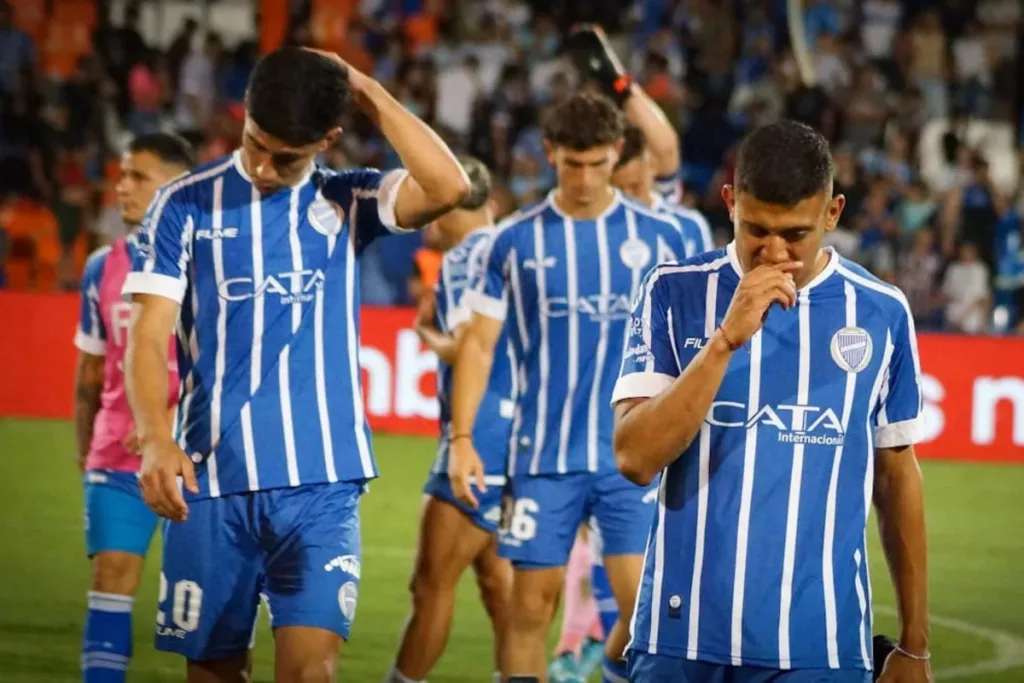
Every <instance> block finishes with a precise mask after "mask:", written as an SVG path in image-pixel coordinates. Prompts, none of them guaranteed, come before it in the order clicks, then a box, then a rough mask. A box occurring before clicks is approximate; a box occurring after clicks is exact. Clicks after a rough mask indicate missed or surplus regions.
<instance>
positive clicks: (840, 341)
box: [831, 327, 873, 372]
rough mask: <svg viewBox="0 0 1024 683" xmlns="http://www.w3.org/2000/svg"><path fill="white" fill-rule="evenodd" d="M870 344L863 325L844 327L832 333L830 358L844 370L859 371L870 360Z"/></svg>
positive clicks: (869, 338)
mask: <svg viewBox="0 0 1024 683" xmlns="http://www.w3.org/2000/svg"><path fill="white" fill-rule="evenodd" d="M872 346H873V345H872V342H871V335H870V334H868V332H867V330H865V329H864V328H863V327H844V328H843V329H841V330H839V331H838V332H836V333H835V334H834V335H832V343H831V349H832V360H834V361H835V362H836V365H838V366H839V367H841V368H842V369H843V370H845V371H846V372H860V371H861V370H863V369H864V368H866V367H867V366H868V363H869V362H871V351H872Z"/></svg>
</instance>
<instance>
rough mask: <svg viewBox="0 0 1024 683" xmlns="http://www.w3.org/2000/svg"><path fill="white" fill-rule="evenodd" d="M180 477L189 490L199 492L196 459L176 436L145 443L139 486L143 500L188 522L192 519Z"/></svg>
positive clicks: (163, 514) (170, 517)
mask: <svg viewBox="0 0 1024 683" xmlns="http://www.w3.org/2000/svg"><path fill="white" fill-rule="evenodd" d="M179 476H181V477H182V479H183V480H184V482H185V487H186V488H188V490H189V491H191V492H192V493H199V485H198V483H197V482H196V473H195V469H194V468H193V466H192V461H191V460H189V458H188V456H187V455H185V452H184V451H182V450H181V448H179V447H178V444H177V443H175V442H174V440H173V439H170V438H167V439H159V440H154V441H150V442H148V443H145V444H143V445H142V467H141V468H140V470H139V486H140V488H141V489H142V498H143V500H145V501H146V505H148V506H149V507H150V508H152V509H153V511H154V512H156V513H157V514H158V515H160V516H161V517H166V518H167V519H170V520H173V521H175V522H184V521H185V520H186V519H187V518H188V505H186V504H185V498H184V496H182V494H181V490H180V489H179V488H178V477H179Z"/></svg>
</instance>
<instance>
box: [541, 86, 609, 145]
mask: <svg viewBox="0 0 1024 683" xmlns="http://www.w3.org/2000/svg"><path fill="white" fill-rule="evenodd" d="M625 129H626V118H625V116H624V115H623V114H622V111H620V110H619V108H618V107H617V106H615V103H614V102H612V101H611V100H610V99H608V98H607V97H605V96H604V95H599V94H596V93H590V92H578V93H574V94H573V95H570V96H569V97H567V98H565V99H564V100H562V101H561V102H559V103H558V104H557V105H555V107H554V108H553V109H552V110H551V111H549V112H548V115H547V117H546V119H545V121H544V139H545V140H547V141H548V142H549V143H551V144H552V145H554V146H556V147H567V148H569V149H571V150H574V151H577V152H582V151H583V150H586V149H591V148H593V147H600V146H602V145H611V144H615V143H616V142H618V141H619V140H621V139H622V134H623V132H624V131H625Z"/></svg>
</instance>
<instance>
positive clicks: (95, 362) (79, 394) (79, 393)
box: [73, 351, 104, 468]
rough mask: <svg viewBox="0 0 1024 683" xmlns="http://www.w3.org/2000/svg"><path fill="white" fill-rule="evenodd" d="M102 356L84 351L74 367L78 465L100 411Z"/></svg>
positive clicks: (87, 445)
mask: <svg viewBox="0 0 1024 683" xmlns="http://www.w3.org/2000/svg"><path fill="white" fill-rule="evenodd" d="M103 363H104V357H103V356H94V355H93V354H91V353H85V352H84V351H82V352H79V354H78V364H77V365H76V367H75V407H74V415H73V417H74V420H75V440H76V444H77V446H78V465H79V467H81V468H84V467H85V457H86V455H88V453H89V445H90V444H91V443H92V432H93V426H94V424H95V422H96V414H97V413H98V412H99V411H100V394H101V392H102V391H103Z"/></svg>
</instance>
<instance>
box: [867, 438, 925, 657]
mask: <svg viewBox="0 0 1024 683" xmlns="http://www.w3.org/2000/svg"><path fill="white" fill-rule="evenodd" d="M905 451H906V449H904V452H900V453H899V454H897V456H896V457H899V458H901V459H902V460H903V461H904V462H903V463H902V464H901V465H898V466H894V467H888V468H884V469H883V471H881V472H879V473H877V474H876V477H875V495H874V503H875V511H876V514H877V517H878V531H879V536H880V537H881V540H882V550H883V552H884V553H885V560H886V564H887V565H888V566H889V573H890V575H891V577H892V582H893V587H894V589H895V592H896V603H897V609H898V610H899V616H900V627H901V631H900V646H901V647H903V648H904V649H905V650H908V651H909V652H912V653H914V654H918V653H923V652H924V651H925V650H927V649H928V637H929V626H928V548H927V536H926V531H925V513H924V487H923V484H922V479H921V471H920V469H919V468H918V466H917V461H916V459H915V458H914V454H913V452H912V451H910V452H905ZM879 469H882V468H879Z"/></svg>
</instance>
